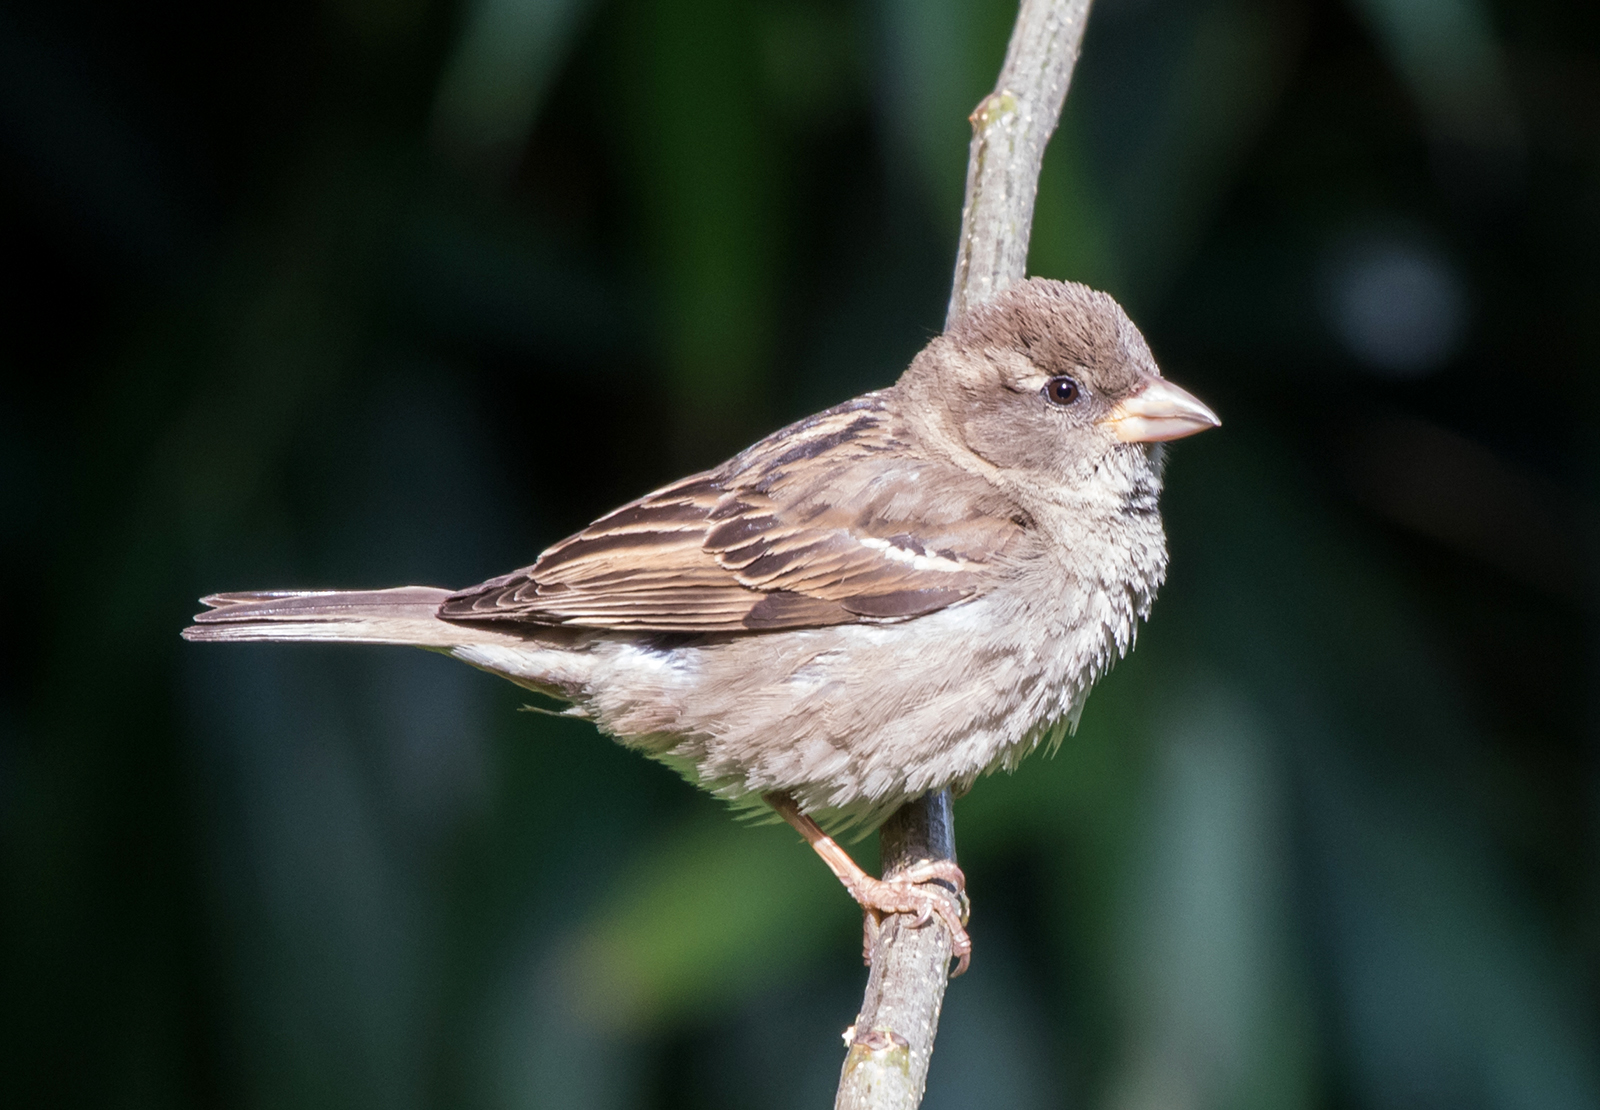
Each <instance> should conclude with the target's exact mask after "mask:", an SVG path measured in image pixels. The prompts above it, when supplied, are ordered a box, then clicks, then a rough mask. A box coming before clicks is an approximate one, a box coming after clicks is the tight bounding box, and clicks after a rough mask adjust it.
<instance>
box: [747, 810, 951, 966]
mask: <svg viewBox="0 0 1600 1110" xmlns="http://www.w3.org/2000/svg"><path fill="white" fill-rule="evenodd" d="M766 800H767V804H768V805H770V806H771V807H772V808H773V809H774V810H776V811H777V813H778V815H779V816H780V817H782V818H783V819H784V820H785V821H787V822H789V824H790V825H792V826H794V828H795V829H796V830H797V831H798V832H799V833H800V835H801V836H803V837H805V838H806V843H808V844H810V845H811V847H812V849H813V850H815V851H816V853H817V855H819V856H821V857H822V862H824V863H826V864H827V865H828V869H829V870H830V871H832V872H833V873H834V875H836V876H837V877H838V879H839V881H840V882H841V883H843V884H844V888H845V889H846V890H847V891H849V892H850V897H852V898H854V899H855V900H856V901H857V902H859V903H860V904H861V908H862V909H864V910H866V920H865V922H863V935H862V949H863V950H862V956H863V958H864V959H865V960H866V962H867V963H869V964H870V963H871V962H872V952H873V950H874V949H875V948H876V947H877V934H878V931H879V929H880V928H881V926H882V925H883V919H884V918H886V917H888V916H889V915H891V914H899V913H909V914H915V915H916V917H915V919H914V920H913V921H912V927H913V928H921V927H922V926H924V925H927V924H929V923H930V922H932V921H933V919H934V918H936V917H937V918H938V919H939V922H940V924H942V925H943V926H944V927H945V928H946V929H948V930H949V931H950V954H951V955H952V956H954V957H955V958H956V960H957V961H958V962H957V964H956V969H955V970H954V971H953V972H951V973H950V977H951V978H952V979H954V978H955V977H956V976H957V975H960V974H961V973H962V972H964V971H966V970H967V965H968V964H969V963H971V962H972V938H971V937H969V936H968V935H967V930H966V924H967V916H968V911H969V910H970V909H971V903H969V902H968V901H967V877H966V876H965V875H964V874H962V873H961V868H959V867H957V866H956V864H955V861H954V860H948V859H935V860H924V861H923V862H921V863H917V864H913V865H912V866H910V867H908V868H906V870H904V871H900V872H896V873H893V874H890V875H888V876H887V877H885V878H882V879H875V878H873V877H872V876H871V875H869V874H867V873H866V872H865V871H863V870H862V869H861V866H860V864H858V863H856V861H855V860H853V859H851V858H850V855H849V853H848V852H846V851H845V850H844V849H843V848H841V847H839V844H838V842H837V841H835V840H834V839H833V837H831V836H829V835H828V834H827V833H825V832H823V831H822V829H821V828H820V827H819V826H818V825H817V823H816V822H815V821H813V820H812V819H811V818H810V817H808V816H806V815H805V814H804V813H802V812H800V807H799V805H797V804H796V803H795V800H794V798H793V797H792V796H791V795H789V794H787V793H784V792H782V791H778V792H774V793H772V794H768V795H766Z"/></svg>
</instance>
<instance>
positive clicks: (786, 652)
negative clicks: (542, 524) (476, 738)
mask: <svg viewBox="0 0 1600 1110" xmlns="http://www.w3.org/2000/svg"><path fill="white" fill-rule="evenodd" d="M1133 619H1134V618H1133V612H1132V606H1131V605H1130V604H1128V603H1127V602H1126V599H1125V598H1124V601H1123V604H1121V605H1118V604H1117V602H1116V598H1115V595H1113V594H1110V593H1106V592H1103V591H1060V592H1058V593H1056V594H1055V595H1053V596H1050V597H1048V598H1046V600H1045V602H1044V603H1041V602H1040V601H1039V600H1038V599H1037V598H1028V599H1027V600H1026V601H1023V600H1016V601H1011V600H1008V599H1007V598H1006V597H1003V596H1001V597H996V596H994V595H990V596H987V597H984V598H979V599H976V600H974V601H972V602H968V603H966V604H963V605H958V606H952V607H950V608H948V609H944V610H941V611H940V612H938V613H933V614H929V615H928V616H925V617H919V618H917V619H916V620H912V621H906V622H903V623H900V624H886V625H842V626H835V627H831V628H820V629H807V630H800V631H791V632H783V633H774V634H769V635H759V636H748V637H739V638H734V639H730V640H726V641H722V642H718V643H710V644H704V645H689V646H678V647H663V646H659V645H652V644H648V643H644V642H635V643H624V642H613V643H607V644H597V645H596V647H595V649H594V650H595V660H594V662H595V669H594V671H593V680H592V681H591V683H590V684H589V689H590V691H591V695H590V697H589V698H587V699H586V705H585V708H586V710H587V712H588V713H589V714H590V715H591V716H593V717H594V719H595V720H596V722H597V723H598V724H599V725H600V726H601V727H602V728H603V729H605V730H606V731H608V732H610V733H612V734H613V735H615V736H617V737H618V738H619V739H621V740H623V742H625V743H629V744H631V745H633V746H637V747H640V748H643V749H645V750H646V751H648V752H650V753H651V754H653V755H655V756H657V757H658V758H662V759H664V760H666V761H667V762H669V763H671V764H673V765H674V766H676V767H678V768H679V769H681V770H683V771H684V772H685V773H686V774H689V775H690V776H691V777H693V778H695V779H697V780H698V781H699V782H701V783H702V784H703V785H705V786H706V787H708V788H709V789H712V790H714V791H716V792H717V793H719V794H722V795H725V796H728V797H739V796H743V795H747V794H753V793H763V792H766V791H771V790H788V791H790V792H792V793H794V794H795V795H796V796H797V797H798V799H799V800H800V802H801V804H802V806H804V807H805V808H807V809H808V810H816V811H834V812H836V813H842V814H844V815H845V816H847V817H857V818H867V819H872V818H875V817H877V816H880V815H881V813H887V812H888V810H890V809H892V808H893V807H894V806H896V805H898V804H899V803H900V802H901V801H904V800H905V799H906V798H909V797H915V796H916V795H919V794H921V793H924V792H926V791H928V790H931V789H938V788H940V787H944V786H948V785H952V784H955V785H957V786H965V785H967V784H970V783H971V782H972V780H973V779H975V778H976V777H977V776H978V775H980V774H982V773H983V772H984V771H986V770H989V769H991V768H992V767H994V766H996V765H998V764H1005V765H1007V766H1011V765H1014V764H1015V762H1016V761H1018V760H1020V759H1021V758H1022V756H1023V755H1025V754H1027V752H1028V751H1029V750H1031V749H1032V748H1033V747H1035V746H1037V745H1038V744H1039V743H1040V741H1041V740H1043V739H1044V738H1046V737H1047V736H1049V735H1050V734H1051V732H1052V730H1053V729H1054V728H1056V727H1057V726H1059V727H1061V728H1064V727H1065V724H1066V721H1067V719H1068V718H1069V717H1070V716H1073V715H1075V713H1076V711H1077V709H1078V708H1079V707H1080V706H1081V704H1082V701H1083V698H1084V697H1085V695H1086V694H1087V692H1088V687H1089V685H1090V684H1091V683H1092V682H1093V681H1094V679H1095V678H1096V677H1098V675H1099V674H1100V673H1102V672H1103V671H1104V669H1105V668H1106V667H1107V666H1108V665H1109V664H1110V662H1111V661H1112V659H1113V658H1114V657H1115V656H1116V655H1117V654H1120V652H1121V651H1122V650H1125V649H1126V646H1127V645H1128V644H1129V643H1131V639H1132V626H1133ZM1057 735H1059V733H1057ZM880 811H881V813H880Z"/></svg>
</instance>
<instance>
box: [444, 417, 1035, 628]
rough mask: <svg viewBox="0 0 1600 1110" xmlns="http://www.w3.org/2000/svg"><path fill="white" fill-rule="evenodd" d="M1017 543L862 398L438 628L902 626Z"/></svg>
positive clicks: (603, 532)
mask: <svg viewBox="0 0 1600 1110" xmlns="http://www.w3.org/2000/svg"><path fill="white" fill-rule="evenodd" d="M1027 534H1028V524H1027V518H1026V516H1025V514H1021V513H1018V512H1016V511H1015V509H1014V507H1013V506H1010V505H1009V504H1008V503H1007V502H1006V501H1005V499H1004V498H1003V497H1002V496H1001V495H1000V494H999V492H998V491H996V490H995V489H994V488H993V487H992V486H989V485H988V484H987V483H986V482H983V481H982V480H981V479H979V478H977V477H975V476H973V475H969V474H967V473H966V472H964V471H960V470H958V469H956V468H955V467H953V466H950V465H949V464H943V463H939V462H937V461H934V460H931V459H928V458H926V457H925V456H923V455H922V454H921V453H920V452H919V451H918V450H917V449H916V447H915V445H914V444H913V443H912V442H911V441H910V439H909V437H908V436H907V435H906V433H905V431H904V429H903V427H902V426H901V425H900V423H899V421H898V420H897V419H896V418H895V416H894V414H893V413H892V411H891V409H890V407H889V405H888V404H887V396H886V395H885V394H882V393H878V394H868V395H867V396H865V397H861V398H857V399H856V400H854V401H850V402H847V403H846V404H844V405H840V406H838V407H837V408H834V409H830V410H828V411H827V412H824V413H820V414H818V415H817V416H814V417H812V418H810V419H809V420H805V421H802V422H800V423H799V424H795V425H792V426H791V427H789V428H785V429H783V430H782V431H780V432H777V433H775V434H774V435H772V436H769V437H768V438H767V439H765V440H762V441H761V442H760V443H758V444H756V445H755V446H754V447H751V448H750V449H749V450H747V451H745V452H744V453H742V454H740V455H738V456H736V457H734V458H733V459H731V460H729V461H728V462H727V463H725V464H724V465H723V466H721V467H719V468H717V469H716V470H712V471H707V472H705V473H703V474H696V475H693V476H691V477H689V478H685V479H683V480H681V481H679V482H675V483H673V484H672V485H670V486H666V487H664V488H662V489H660V490H657V491H656V492H654V493H652V494H649V495H648V496H646V497H642V498H640V499H639V500H638V501H634V502H632V503H630V504H628V505H624V506H622V507H621V508H620V509H617V510H616V511H615V512H612V513H609V514H607V515H606V516H603V517H601V518H600V519H599V520H597V521H595V522H594V523H593V524H591V525H590V526H589V527H588V528H585V529H584V530H583V531H581V532H578V533H577V534H575V535H573V536H570V537H568V538H567V539H565V540H562V541H561V542H560V543H557V544H555V545H553V546H552V547H550V548H549V549H548V550H546V551H545V552H544V554H542V555H541V556H540V557H539V559H538V561H537V562H535V563H534V564H533V565H532V566H530V567H526V568H524V569H522V570H519V571H516V572H514V573H512V574H508V575H505V576H503V577H500V578H495V579H491V580H490V581H488V582H485V583H483V584H482V585H480V586H476V587H473V588H472V589H469V590H463V591H461V592H460V593H457V594H453V595H451V597H449V598H448V599H447V600H446V601H445V602H444V604H443V605H442V606H441V608H440V615H441V616H443V617H445V618H447V619H450V620H463V621H506V622H514V623H524V624H536V625H562V626H568V627H576V628H597V629H614V630H631V631H652V632H751V631H768V630H774V629H782V628H804V627H820V626H824V625H830V624H842V623H847V622H857V621H892V620H905V619H907V618H910V617H915V616H920V615H922V614H924V613H930V612H933V611H935V610H938V609H942V608H944V607H946V606H948V605H953V604H956V603H958V602H960V601H963V600H965V599H967V598H970V597H974V596H976V595H977V594H979V593H982V592H983V591H984V590H986V589H987V588H988V587H989V586H990V584H991V583H992V581H993V577H994V573H995V569H996V560H997V559H999V558H1003V557H1004V556H1005V555H1006V553H1007V552H1009V551H1011V550H1012V549H1014V548H1015V547H1016V545H1017V544H1019V543H1022V542H1025V538H1026V536H1027Z"/></svg>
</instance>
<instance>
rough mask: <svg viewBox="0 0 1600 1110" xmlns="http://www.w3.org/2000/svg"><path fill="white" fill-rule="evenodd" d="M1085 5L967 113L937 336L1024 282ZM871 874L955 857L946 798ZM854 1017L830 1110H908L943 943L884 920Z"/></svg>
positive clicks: (1029, 27)
mask: <svg viewBox="0 0 1600 1110" xmlns="http://www.w3.org/2000/svg"><path fill="white" fill-rule="evenodd" d="M1088 19H1089V0H1022V5H1021V8H1020V10H1019V11H1018V12H1017V22H1016V25H1015V26H1014V27H1013V29H1012V32H1011V44H1010V46H1009V47H1008V48H1007V49H1006V60H1005V64H1004V65H1003V66H1002V67H1001V70H1000V79H999V80H998V81H997V82H996V83H995V89H994V92H992V93H990V94H989V95H988V96H986V97H985V98H984V99H983V101H982V102H981V103H980V104H979V105H978V107H977V109H976V110H975V111H974V112H973V113H972V117H971V121H972V146H971V149H970V151H969V154H968V159H967V194H966V201H965V203H964V205H963V207H962V211H961V241H960V245H959V248H958V251H957V255H956V270H955V281H954V284H953V286H952V288H951V292H950V307H949V311H948V312H947V314H946V317H945V325H946V326H947V327H948V326H949V324H950V322H951V321H953V320H955V318H956V317H958V316H960V315H961V314H962V313H963V312H965V311H966V310H967V309H968V308H971V307H972V306H974V305H979V304H982V303H984V302H985V301H989V300H992V299H994V298H995V297H997V296H999V295H1000V294H1001V293H1002V292H1004V291H1005V289H1006V287H1007V286H1009V285H1011V284H1013V283H1014V282H1017V281H1020V280H1022V278H1023V277H1024V276H1025V275H1026V273H1027V264H1028V238H1029V235H1030V234H1031V233H1032V230H1033V203H1034V198H1035V197H1036V196H1037V194H1038V189H1039V167H1040V165H1041V164H1042V162H1043V161H1044V148H1045V144H1046V143H1048V142H1049V140H1050V136H1051V134H1052V133H1053V132H1054V131H1055V129H1056V123H1057V122H1058V121H1059V120H1060V118H1061V106H1062V104H1063V103H1065V101H1066V97H1067V86H1068V84H1069V83H1070V82H1071V80H1072V70H1073V67H1074V66H1075V65H1076V64H1077V61H1078V52H1079V49H1080V48H1081V46H1082V44H1083V29H1084V25H1085V24H1086V23H1087V22H1088ZM878 838H879V844H880V847H881V855H882V874H883V877H884V878H890V877H892V876H893V875H895V874H896V873H897V872H903V871H905V870H906V869H907V868H909V867H911V866H912V865H914V864H917V863H920V862H922V861H924V860H939V859H947V860H951V861H954V860H955V858H956V845H955V834H954V829H953V826H952V823H951V811H950V792H949V791H948V790H940V791H937V792H935V793H933V794H929V795H927V796H925V797H923V798H920V799H918V800H916V801H914V802H908V803H906V804H905V805H904V806H902V807H900V809H899V810H897V811H896V812H895V814H894V815H893V816H892V817H890V818H889V820H888V821H886V822H885V823H884V825H883V828H882V829H881V830H880V831H879V833H878ZM871 958H872V970H871V972H870V973H869V974H868V976H867V989H866V995H865V997H864V999H863V1000H862V1003H861V1013H860V1015H859V1016H858V1017H857V1018H856V1023H855V1025H854V1026H852V1027H851V1028H850V1030H849V1031H848V1032H847V1034H846V1038H845V1039H846V1043H847V1044H848V1045H849V1050H848V1052H847V1053H846V1055H845V1060H844V1068H843V1070H842V1072H841V1073H840V1076H839V1093H838V1097H837V1099H836V1100H835V1102H834V1106H835V1108H836V1110H915V1108H916V1107H917V1106H918V1105H919V1104H920V1103H921V1102H922V1093H923V1090H924V1089H925V1087H926V1085H927V1079H928V1064H929V1063H930V1061H931V1060H932V1057H933V1039H934V1036H935V1034H936V1033H937V1032H938V1029H939V1011H940V1009H941V1008H942V1006H943V1005H944V992H945V987H946V985H947V984H948V982H949V971H950V934H949V933H948V932H947V931H946V930H945V929H943V928H942V927H939V926H938V925H937V924H936V923H935V924H929V925H926V926H923V927H922V928H913V927H912V919H911V918H910V917H909V916H906V915H896V916H893V917H890V918H888V919H887V920H886V921H884V923H883V925H882V926H881V928H879V929H878V930H877V934H876V936H875V937H874V938H873V943H872V955H871Z"/></svg>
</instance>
